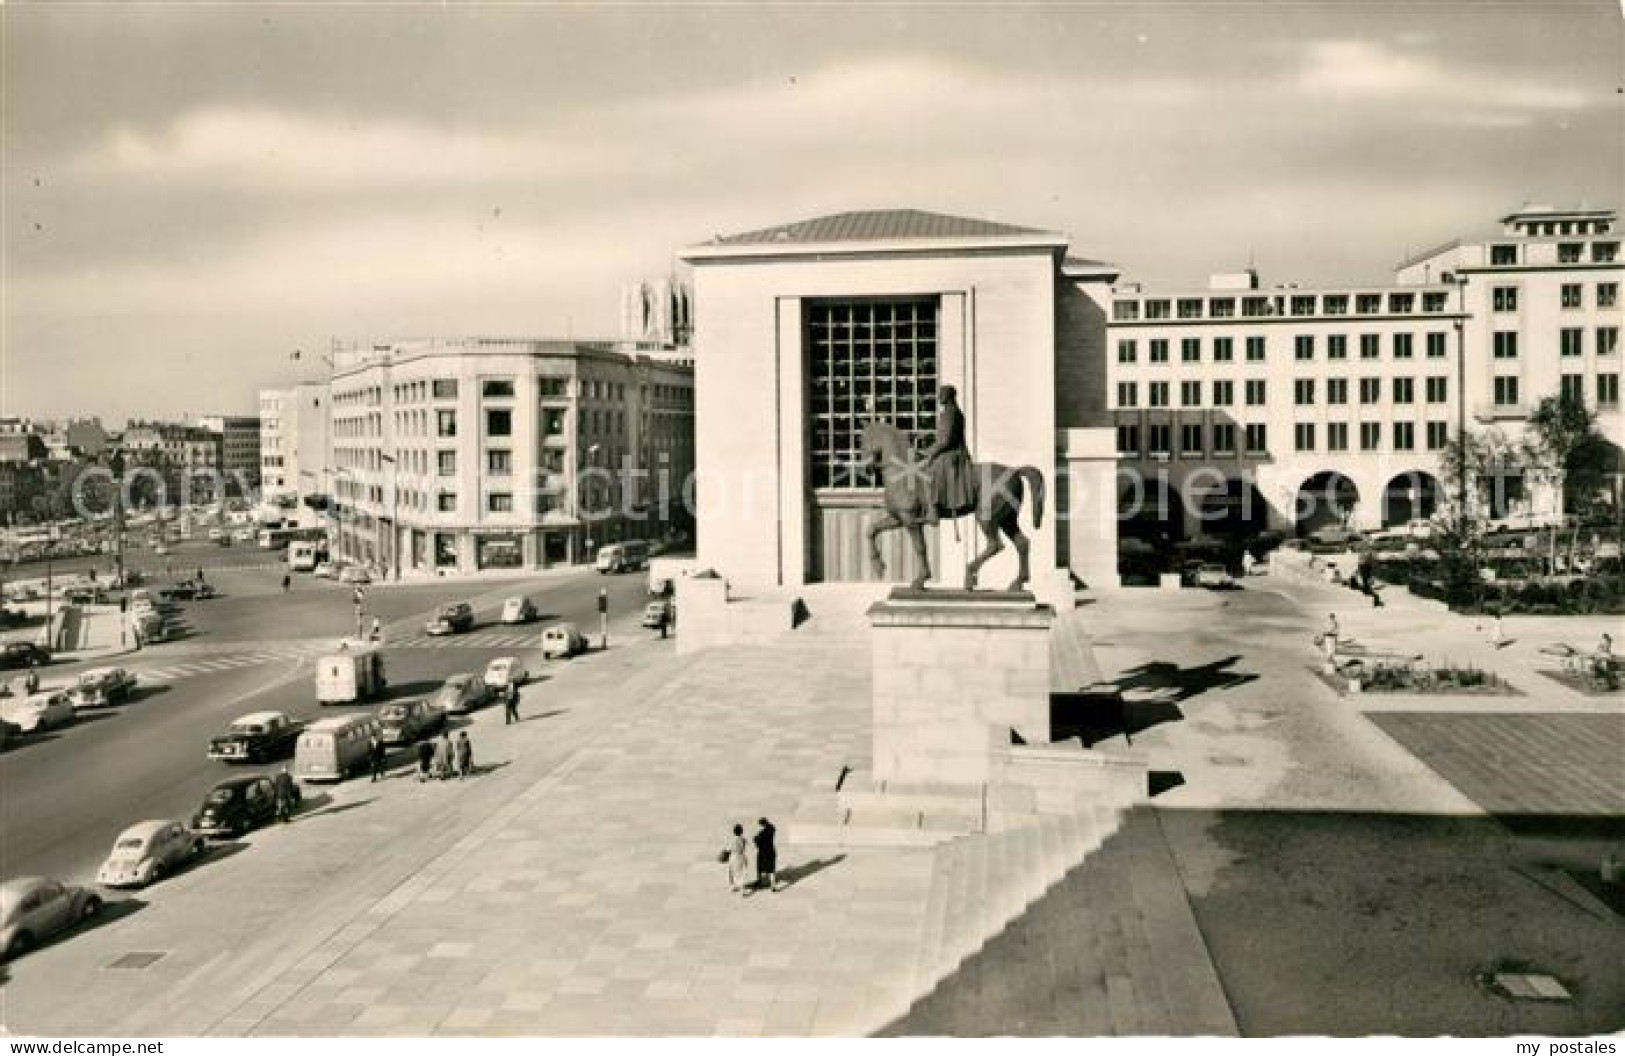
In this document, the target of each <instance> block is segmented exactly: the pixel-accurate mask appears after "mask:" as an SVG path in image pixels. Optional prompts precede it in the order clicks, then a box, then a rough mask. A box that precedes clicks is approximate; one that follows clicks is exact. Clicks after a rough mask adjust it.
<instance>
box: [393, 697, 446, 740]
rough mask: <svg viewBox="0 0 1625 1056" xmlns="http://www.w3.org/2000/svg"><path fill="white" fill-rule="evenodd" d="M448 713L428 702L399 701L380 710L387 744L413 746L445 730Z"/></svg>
mask: <svg viewBox="0 0 1625 1056" xmlns="http://www.w3.org/2000/svg"><path fill="white" fill-rule="evenodd" d="M445 725H446V713H445V712H444V711H442V710H441V709H440V708H438V707H436V706H435V705H433V704H431V703H429V701H428V700H397V701H392V702H390V703H388V704H385V705H384V706H383V707H381V708H379V709H378V729H379V731H380V736H382V737H383V739H384V743H385V744H411V743H412V742H413V741H420V740H422V739H423V738H425V737H427V736H429V735H430V734H432V733H434V732H436V731H437V730H441V729H444V728H445Z"/></svg>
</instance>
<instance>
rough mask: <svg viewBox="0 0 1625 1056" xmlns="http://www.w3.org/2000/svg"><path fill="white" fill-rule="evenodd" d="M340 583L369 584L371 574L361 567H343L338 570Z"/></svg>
mask: <svg viewBox="0 0 1625 1056" xmlns="http://www.w3.org/2000/svg"><path fill="white" fill-rule="evenodd" d="M339 582H340V583H371V582H372V573H370V572H368V571H367V570H366V568H364V567H363V566H361V565H345V566H344V567H343V568H342V569H340V570H339Z"/></svg>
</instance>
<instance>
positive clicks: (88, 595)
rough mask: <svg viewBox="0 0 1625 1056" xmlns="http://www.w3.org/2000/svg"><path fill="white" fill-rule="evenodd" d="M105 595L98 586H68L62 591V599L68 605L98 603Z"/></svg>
mask: <svg viewBox="0 0 1625 1056" xmlns="http://www.w3.org/2000/svg"><path fill="white" fill-rule="evenodd" d="M106 597H107V595H106V594H105V593H104V592H103V591H102V590H101V588H100V587H69V588H68V589H67V590H64V591H63V592H62V600H63V601H65V602H67V603H68V604H69V605H99V604H101V603H102V601H103V600H105V599H106Z"/></svg>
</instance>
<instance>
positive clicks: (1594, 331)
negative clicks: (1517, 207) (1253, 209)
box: [1107, 209, 1621, 534]
mask: <svg viewBox="0 0 1625 1056" xmlns="http://www.w3.org/2000/svg"><path fill="white" fill-rule="evenodd" d="M1613 220H1614V217H1613V214H1612V213H1610V212H1600V211H1599V212H1584V213H1560V212H1557V211H1554V210H1546V209H1530V210H1524V211H1521V212H1519V213H1515V214H1512V215H1511V216H1508V217H1506V218H1504V219H1503V224H1504V230H1505V232H1506V237H1505V238H1504V239H1501V240H1497V241H1494V242H1489V243H1482V244H1479V243H1474V244H1466V243H1459V242H1458V243H1451V244H1450V245H1447V246H1444V247H1440V248H1439V249H1435V250H1431V251H1429V252H1428V253H1426V254H1423V255H1421V256H1418V257H1416V258H1413V259H1412V260H1409V261H1406V262H1404V263H1403V264H1401V265H1400V266H1399V268H1398V270H1397V272H1396V282H1395V284H1393V285H1389V286H1381V287H1340V288H1334V289H1300V288H1297V287H1278V288H1275V289H1270V290H1263V289H1259V288H1258V282H1257V278H1256V276H1255V275H1253V274H1252V273H1250V272H1249V273H1244V274H1241V275H1228V276H1215V277H1214V280H1213V281H1212V282H1211V283H1210V284H1209V288H1208V289H1205V290H1189V291H1170V292H1167V293H1161V292H1158V293H1147V292H1144V291H1141V290H1139V289H1137V288H1134V287H1119V288H1118V290H1117V291H1116V294H1115V296H1114V298H1113V302H1112V310H1111V319H1110V322H1109V324H1108V341H1107V343H1108V346H1109V351H1108V357H1107V363H1108V395H1109V398H1110V399H1111V401H1112V403H1111V406H1112V408H1113V414H1114V418H1115V421H1116V427H1117V446H1118V451H1119V454H1120V457H1121V459H1122V461H1123V465H1124V467H1125V468H1126V469H1129V470H1130V471H1131V472H1130V473H1129V474H1128V477H1129V483H1128V484H1127V485H1126V486H1125V489H1124V491H1125V494H1124V496H1123V498H1124V500H1125V502H1124V504H1125V506H1133V507H1134V508H1135V509H1136V510H1138V512H1139V513H1140V514H1141V515H1142V516H1144V517H1145V518H1146V521H1147V523H1148V524H1149V525H1153V526H1155V529H1156V530H1162V531H1170V532H1172V533H1173V534H1193V533H1195V532H1197V531H1199V530H1201V529H1202V528H1203V526H1204V525H1205V526H1207V527H1209V528H1213V527H1218V526H1219V525H1221V524H1223V523H1224V522H1227V521H1228V522H1232V523H1233V522H1235V521H1237V520H1241V521H1245V522H1250V523H1251V524H1252V525H1253V526H1263V525H1265V524H1269V525H1273V526H1276V527H1282V528H1293V527H1298V528H1300V529H1308V528H1311V527H1314V526H1317V525H1319V524H1321V523H1324V522H1326V521H1328V520H1343V519H1347V520H1349V521H1350V522H1351V523H1353V524H1354V525H1356V526H1359V527H1375V526H1379V525H1387V524H1394V523H1402V522H1404V521H1407V520H1410V519H1412V518H1415V517H1425V516H1427V515H1428V514H1429V513H1430V512H1431V511H1432V508H1433V506H1434V505H1435V504H1436V502H1437V501H1438V498H1439V497H1440V495H1441V494H1442V491H1443V485H1442V481H1441V477H1440V452H1441V451H1442V450H1443V449H1444V447H1445V445H1446V444H1447V443H1448V442H1449V440H1450V438H1451V437H1453V436H1456V435H1458V434H1459V433H1460V432H1461V431H1462V430H1463V429H1464V428H1467V427H1469V426H1471V427H1474V428H1480V427H1485V426H1490V425H1496V426H1507V427H1512V428H1514V430H1518V429H1521V428H1522V422H1523V420H1524V419H1525V417H1526V416H1527V414H1528V411H1529V409H1530V408H1531V407H1532V406H1533V405H1534V404H1535V402H1536V401H1538V400H1539V399H1540V398H1541V397H1543V396H1547V395H1552V394H1555V393H1556V392H1558V391H1559V390H1560V389H1562V388H1565V387H1567V388H1569V389H1570V390H1571V391H1573V392H1576V393H1580V394H1583V395H1584V396H1585V398H1586V401H1587V403H1588V405H1589V406H1591V407H1593V408H1594V409H1595V410H1596V411H1597V412H1598V417H1599V421H1600V423H1601V425H1602V427H1603V429H1604V431H1605V433H1606V434H1607V435H1608V436H1609V437H1610V438H1611V439H1612V440H1613V441H1614V442H1615V443H1619V442H1620V441H1621V420H1620V413H1619V359H1620V352H1619V336H1618V335H1619V323H1620V309H1619V301H1618V296H1619V295H1618V290H1619V281H1620V263H1619V259H1618V248H1619V242H1618V239H1617V237H1616V236H1614V235H1613V234H1612V225H1613ZM1519 473H1520V471H1519V470H1518V469H1517V468H1516V467H1509V468H1508V469H1507V470H1506V472H1505V474H1504V479H1502V480H1500V481H1497V482H1495V485H1496V486H1494V487H1491V488H1489V489H1487V492H1488V495H1489V497H1490V500H1491V505H1492V511H1491V512H1492V513H1493V514H1495V515H1498V516H1504V515H1508V514H1514V513H1524V514H1530V515H1534V516H1545V515H1550V514H1552V513H1555V512H1556V505H1557V502H1558V500H1557V497H1556V495H1555V492H1554V489H1552V488H1550V487H1549V486H1539V485H1537V484H1535V482H1529V481H1523V480H1522V479H1521V478H1520V477H1519ZM1133 499H1139V500H1141V501H1138V502H1130V501H1129V500H1133Z"/></svg>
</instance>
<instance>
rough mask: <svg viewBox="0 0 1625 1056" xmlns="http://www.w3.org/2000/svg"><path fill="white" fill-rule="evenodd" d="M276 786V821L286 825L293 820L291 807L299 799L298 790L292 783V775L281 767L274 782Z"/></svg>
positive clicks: (285, 768)
mask: <svg viewBox="0 0 1625 1056" xmlns="http://www.w3.org/2000/svg"><path fill="white" fill-rule="evenodd" d="M274 784H275V785H276V816H277V820H278V821H280V822H282V823H283V824H284V825H286V824H287V823H288V822H290V821H292V820H293V805H294V803H296V802H297V801H298V799H299V789H298V788H297V787H296V786H295V785H294V783H293V775H292V774H290V773H288V768H287V767H285V766H284V767H283V768H282V769H281V770H279V771H277V775H276V778H275V781H274Z"/></svg>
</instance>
